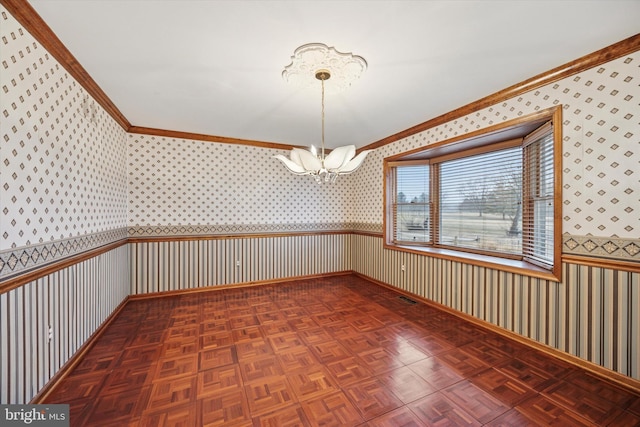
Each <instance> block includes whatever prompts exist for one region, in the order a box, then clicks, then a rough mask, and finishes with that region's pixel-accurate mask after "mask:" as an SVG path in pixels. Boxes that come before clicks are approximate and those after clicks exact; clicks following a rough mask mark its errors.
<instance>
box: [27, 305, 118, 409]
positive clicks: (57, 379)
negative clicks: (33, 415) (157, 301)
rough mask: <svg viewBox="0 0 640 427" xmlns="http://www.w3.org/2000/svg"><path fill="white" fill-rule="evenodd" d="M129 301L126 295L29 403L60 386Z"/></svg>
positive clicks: (34, 402)
mask: <svg viewBox="0 0 640 427" xmlns="http://www.w3.org/2000/svg"><path fill="white" fill-rule="evenodd" d="M128 301H129V297H126V298H125V299H124V300H122V302H121V303H120V304H118V306H117V307H116V308H115V310H113V312H112V313H111V314H110V315H109V317H107V318H106V319H105V321H104V322H102V324H101V325H100V326H99V327H98V329H96V330H95V332H94V333H93V334H91V336H90V337H89V338H88V339H87V340H86V341H85V342H84V344H82V345H81V346H80V348H79V349H78V350H77V351H76V352H75V353H74V354H73V356H71V358H70V359H69V360H67V362H66V363H65V364H64V365H62V367H61V368H60V369H59V370H58V372H56V373H55V374H54V375H53V377H51V379H50V380H49V381H48V382H47V384H45V386H44V387H42V389H40V391H39V392H38V393H37V394H36V395H35V396H34V397H33V399H31V401H30V402H29V403H32V404H40V403H42V402H44V400H45V399H46V398H47V397H48V396H49V395H50V394H51V393H52V392H53V391H54V390H55V389H56V387H58V385H59V384H60V383H61V382H62V380H63V379H65V378H66V377H67V376H68V375H69V373H70V372H71V371H72V370H73V368H75V367H76V366H77V365H78V364H79V363H80V362H81V361H82V358H83V357H84V355H86V354H87V353H88V352H89V350H91V348H92V347H93V346H94V344H95V343H96V342H97V341H98V339H99V338H100V337H101V336H102V334H104V332H105V331H106V329H107V327H108V326H109V325H110V324H111V323H112V322H113V321H114V320H115V319H116V317H118V314H120V312H121V311H122V310H123V309H124V307H125V306H126V305H127V302H128Z"/></svg>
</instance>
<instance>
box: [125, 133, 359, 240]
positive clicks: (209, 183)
mask: <svg viewBox="0 0 640 427" xmlns="http://www.w3.org/2000/svg"><path fill="white" fill-rule="evenodd" d="M127 147H128V156H127V157H128V184H129V191H128V196H129V200H128V206H129V208H128V209H129V214H128V225H129V226H130V227H141V226H166V225H174V226H175V225H183V226H184V225H191V226H196V225H199V226H221V225H224V226H230V227H231V228H232V229H233V230H231V231H234V230H235V231H236V232H252V231H253V232H256V231H264V230H265V229H268V231H291V228H292V225H295V224H305V225H307V226H309V227H312V228H311V229H322V228H324V227H321V226H319V225H318V224H326V223H337V224H339V223H343V222H347V221H349V205H350V200H351V199H350V194H351V184H350V179H349V178H346V177H343V178H338V181H337V182H336V183H334V184H332V185H319V184H317V183H316V182H315V181H314V180H313V179H312V178H310V177H298V176H293V175H291V173H289V172H288V171H287V170H286V169H285V168H284V167H283V166H282V164H281V163H280V162H279V161H278V160H276V159H274V158H273V156H274V155H275V154H277V153H282V154H286V155H288V153H287V152H284V151H277V150H273V149H267V148H260V147H252V146H245V145H234V144H222V143H212V142H203V141H193V140H186V139H174V138H164V137H154V136H147V135H137V134H130V135H129V137H128V144H127ZM266 226H270V227H266ZM298 228H299V227H298ZM188 234H191V233H188Z"/></svg>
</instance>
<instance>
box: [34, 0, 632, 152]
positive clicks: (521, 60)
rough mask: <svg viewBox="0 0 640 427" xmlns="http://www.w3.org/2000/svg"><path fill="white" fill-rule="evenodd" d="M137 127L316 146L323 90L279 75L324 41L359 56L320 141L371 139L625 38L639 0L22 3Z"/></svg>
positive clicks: (330, 108)
mask: <svg viewBox="0 0 640 427" xmlns="http://www.w3.org/2000/svg"><path fill="white" fill-rule="evenodd" d="M29 2H30V3H31V5H32V6H33V7H34V8H35V9H36V11H37V12H38V13H39V14H40V16H41V17H42V18H43V19H44V20H45V22H47V23H48V24H49V26H50V27H51V29H52V30H53V31H54V32H55V33H56V34H57V36H58V37H59V38H60V40H61V41H62V43H63V44H64V45H65V46H66V47H67V48H68V49H69V50H70V51H71V53H72V54H73V55H74V56H75V57H76V59H78V61H79V63H80V64H81V65H82V66H83V67H84V68H85V70H86V71H87V72H88V73H89V74H90V75H91V77H93V79H94V80H95V81H96V82H97V84H98V85H99V86H100V87H101V88H102V90H103V91H104V92H105V93H106V94H107V95H108V96H109V97H110V98H111V100H112V101H113V103H114V104H115V105H116V107H117V108H118V109H119V110H120V111H121V112H122V113H123V114H124V116H125V117H126V118H127V119H128V121H129V122H130V123H131V124H132V125H134V126H143V127H151V128H159V129H166V130H175V131H183V132H192V133H201V134H207V135H217V136H224V137H230V138H239V139H249V140H258V141H268V142H276V143H283V144H292V145H311V144H316V145H318V144H319V141H320V123H321V120H320V89H319V87H318V88H317V90H309V89H306V90H296V89H294V88H292V87H290V86H289V85H287V84H286V83H285V81H284V80H283V79H282V77H281V73H282V70H283V69H284V67H285V66H286V65H288V64H289V63H290V62H291V61H290V59H291V55H292V54H293V51H294V50H295V49H296V48H297V47H298V46H300V45H303V44H305V43H312V42H319V43H324V44H327V45H328V46H333V47H335V48H336V49H337V50H338V51H341V52H352V53H353V54H356V55H360V56H362V57H364V58H365V59H366V60H367V62H368V64H369V68H368V70H367V71H366V72H365V74H364V75H363V76H362V78H361V79H360V81H358V82H356V83H355V84H354V85H353V86H352V87H351V88H350V89H349V90H347V91H346V92H343V93H341V94H338V95H334V96H327V99H326V102H325V105H326V142H327V146H328V147H335V146H340V145H345V144H355V145H357V146H358V147H362V146H364V145H367V144H370V143H373V142H375V141H378V140H380V139H383V138H385V137H388V136H390V135H393V134H395V133H397V132H400V131H403V130H405V129H407V128H409V127H412V126H414V125H417V124H419V123H422V122H425V121H427V120H429V119H432V118H434V117H437V116H440V115H442V114H444V113H446V112H449V111H451V110H453V109H456V108H458V107H461V106H464V105H466V104H468V103H470V102H473V101H475V100H478V99H480V98H483V97H485V96H487V95H490V94H493V93H495V92H497V91H499V90H501V89H505V88H507V87H509V86H511V85H514V84H516V83H519V82H522V81H524V80H527V79H529V78H531V77H533V76H535V75H537V74H540V73H543V72H545V71H548V70H551V69H553V68H555V67H558V66H560V65H563V64H565V63H567V62H569V61H572V60H575V59H578V58H580V57H581V56H584V55H586V54H589V53H592V52H595V51H597V50H599V49H602V48H604V47H606V46H609V45H611V44H613V43H616V42H618V41H621V40H623V39H625V38H627V37H630V36H633V35H635V34H636V33H637V32H638V29H639V28H640V25H639V24H638V23H639V22H640V1H638V0H628V1H619V0H597V1H577V0H576V1H569V0H549V1H546V0H519V1H518V0H504V1H463V0H458V1H455V0H454V1H436V0H433V1H364V0H358V1H344V0H342V1H320V0H317V1H293V0H287V1H266V0H265V1H258V0H254V1H247V0H233V1H222V0H210V1H205V0H200V1H189V0H173V1H172V0H29Z"/></svg>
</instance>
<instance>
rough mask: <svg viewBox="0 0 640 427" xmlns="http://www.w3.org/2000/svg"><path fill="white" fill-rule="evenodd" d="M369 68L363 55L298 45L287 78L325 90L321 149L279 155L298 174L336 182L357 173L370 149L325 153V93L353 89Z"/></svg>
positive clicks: (298, 84)
mask: <svg viewBox="0 0 640 427" xmlns="http://www.w3.org/2000/svg"><path fill="white" fill-rule="evenodd" d="M366 69H367V62H366V61H365V60H364V58H362V57H360V56H356V55H353V54H351V53H341V52H338V51H337V50H336V49H335V48H333V47H328V46H327V45H324V44H322V43H309V44H305V45H302V46H300V47H299V48H297V49H296V50H295V52H294V54H293V56H292V57H291V64H289V65H287V66H286V67H285V68H284V71H283V72H282V77H283V78H284V80H285V81H286V82H287V83H289V84H292V85H294V86H296V87H308V86H311V85H312V84H317V82H318V81H320V87H321V90H322V98H321V100H322V102H321V106H322V109H321V113H322V139H321V144H322V145H321V151H320V153H317V152H316V150H315V147H311V150H310V151H307V150H303V149H300V148H294V149H292V150H291V154H290V155H289V158H287V157H285V156H283V155H281V154H278V155H276V156H274V157H275V158H277V159H278V160H280V161H281V162H282V163H283V164H284V165H285V167H286V168H287V169H289V171H290V172H291V173H293V174H295V175H311V176H313V177H314V178H315V180H316V181H317V182H319V183H322V182H334V181H335V180H336V179H337V178H338V176H339V175H348V174H350V173H352V172H355V171H356V170H357V169H358V168H359V167H360V166H361V165H362V162H363V161H364V159H365V157H366V156H367V154H368V153H369V151H370V150H365V151H362V152H361V153H359V154H358V155H357V156H356V147H355V145H347V146H344V147H338V148H335V149H333V150H332V151H331V153H329V155H327V156H325V146H324V95H325V91H326V92H327V93H331V94H334V93H339V92H342V91H344V90H345V89H347V88H349V87H350V86H351V84H352V83H353V82H354V81H355V80H357V79H358V78H360V75H361V74H362V73H363V72H364V71H365V70H366Z"/></svg>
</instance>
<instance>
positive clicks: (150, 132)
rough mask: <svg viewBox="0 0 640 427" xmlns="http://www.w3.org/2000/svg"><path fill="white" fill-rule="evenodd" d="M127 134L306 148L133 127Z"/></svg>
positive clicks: (266, 146)
mask: <svg viewBox="0 0 640 427" xmlns="http://www.w3.org/2000/svg"><path fill="white" fill-rule="evenodd" d="M127 132H129V133H133V134H140V135H152V136H160V137H166V138H180V139H192V140H196V141H206V142H220V143H225V144H236V145H251V146H254V147H262V148H273V149H277V150H291V149H292V148H306V147H302V146H299V145H288V144H281V143H278V142H267V141H254V140H251V139H240V138H229V137H226V136H215V135H205V134H201V133H191V132H182V131H177V130H167V129H156V128H147V127H142V126H131V127H129V129H127Z"/></svg>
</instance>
